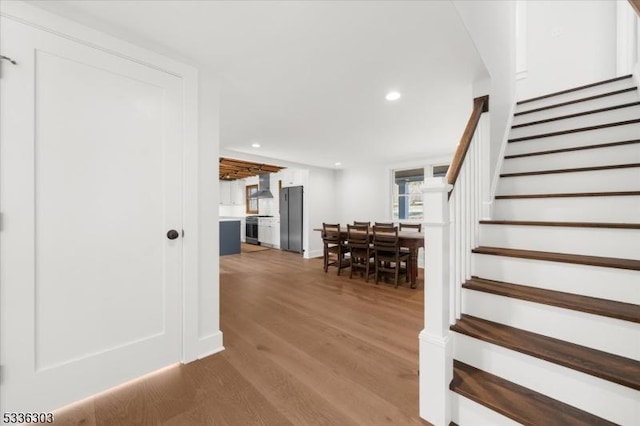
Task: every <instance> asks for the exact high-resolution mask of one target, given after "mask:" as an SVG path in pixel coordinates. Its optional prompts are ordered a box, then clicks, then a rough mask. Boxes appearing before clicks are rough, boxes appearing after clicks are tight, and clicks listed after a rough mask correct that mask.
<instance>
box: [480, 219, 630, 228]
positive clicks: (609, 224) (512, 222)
mask: <svg viewBox="0 0 640 426" xmlns="http://www.w3.org/2000/svg"><path fill="white" fill-rule="evenodd" d="M480 223H481V224H483V225H521V226H559V227H568V228H614V229H640V223H613V222H544V221H532V220H481V221H480Z"/></svg>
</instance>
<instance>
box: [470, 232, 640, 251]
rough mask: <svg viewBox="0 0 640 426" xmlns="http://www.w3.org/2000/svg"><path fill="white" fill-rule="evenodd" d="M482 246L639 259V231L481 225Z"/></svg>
mask: <svg viewBox="0 0 640 426" xmlns="http://www.w3.org/2000/svg"><path fill="white" fill-rule="evenodd" d="M480 245H482V246H489V247H504V248H513V249H522V250H536V251H550V252H556V253H572V254H581V255H587V256H605V257H617V258H622V259H640V229H610V228H572V227H558V226H522V225H488V224H485V225H480Z"/></svg>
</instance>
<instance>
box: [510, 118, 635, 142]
mask: <svg viewBox="0 0 640 426" xmlns="http://www.w3.org/2000/svg"><path fill="white" fill-rule="evenodd" d="M635 123H640V118H634V119H633V120H624V121H615V122H613V123H606V124H598V125H596V126H587V127H579V128H576V129H569V130H560V131H557V132H549V133H540V134H538V135H530V136H522V137H519V138H513V139H509V140H508V141H507V142H509V143H515V142H522V141H528V140H532V139H542V138H548V137H552V136H562V135H568V134H571V133H580V132H588V131H591V130H599V129H607V128H609V127H617V126H626V125H627V124H635Z"/></svg>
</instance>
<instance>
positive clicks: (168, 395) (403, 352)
mask: <svg viewBox="0 0 640 426" xmlns="http://www.w3.org/2000/svg"><path fill="white" fill-rule="evenodd" d="M220 271H221V273H220V281H221V283H220V307H221V329H222V331H223V333H224V345H225V348H226V350H225V351H224V352H221V353H219V354H215V355H212V356H210V357H207V358H205V359H202V360H199V361H196V362H193V363H191V364H188V365H182V366H175V367H170V368H168V369H165V370H163V371H161V372H159V373H156V374H153V375H151V376H148V377H145V378H143V379H142V380H138V381H136V382H134V383H132V384H129V385H126V386H121V387H119V388H116V389H114V390H112V391H108V392H106V393H103V394H100V395H98V396H96V397H93V398H89V399H86V400H84V401H82V402H80V403H77V404H74V405H72V406H70V407H67V408H65V409H63V410H59V411H57V412H56V422H55V424H56V425H80V424H81V425H96V426H102V425H159V424H162V425H176V426H178V425H232V426H236V425H278V426H280V425H319V424H322V425H341V426H342V425H345V426H346V425H426V424H428V423H427V422H425V421H423V420H422V419H420V418H419V415H418V333H419V332H420V330H421V329H422V327H423V324H422V322H423V297H424V296H423V292H422V289H421V288H422V277H421V276H419V277H418V283H419V289H418V290H412V289H410V288H408V285H405V286H404V287H399V288H397V289H396V288H393V285H392V284H384V283H380V284H378V285H377V286H376V285H375V284H374V283H373V282H371V283H368V284H367V283H365V282H364V279H363V278H360V277H356V276H354V278H353V279H352V280H350V279H349V278H348V273H347V274H346V276H345V274H344V273H343V274H342V276H340V277H338V276H337V275H336V270H335V268H330V269H329V272H328V273H327V274H325V273H324V272H323V271H322V261H321V260H319V259H312V260H305V259H302V258H301V257H300V256H299V255H296V254H294V253H288V252H283V251H279V250H268V251H262V252H255V253H242V254H238V255H230V256H224V257H223V258H221V259H220ZM343 272H344V271H343Z"/></svg>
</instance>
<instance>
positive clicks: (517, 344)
mask: <svg viewBox="0 0 640 426" xmlns="http://www.w3.org/2000/svg"><path fill="white" fill-rule="evenodd" d="M450 328H451V330H452V331H455V332H456V333H461V334H464V335H466V336H470V337H473V338H475V339H479V340H483V341H485V342H489V343H493V344H495V345H498V346H502V347H505V348H507V349H511V350H514V351H516V352H520V353H523V354H526V355H530V356H532V357H535V358H540V359H543V360H545V361H548V362H552V363H554V364H558V365H561V366H563V367H567V368H571V369H572V370H576V371H580V372H582V373H585V374H589V375H591V376H594V377H599V378H601V379H604V380H607V381H610V382H613V383H617V384H619V385H622V386H626V387H629V388H632V389H636V390H640V362H638V361H636V360H633V359H629V358H624V357H621V356H619V355H614V354H610V353H606V352H602V351H598V350H595V349H591V348H588V347H586V346H581V345H576V344H574V343H569V342H565V341H564V340H559V339H554V338H552V337H548V336H543V335H542V334H537V333H532V332H530V331H526V330H521V329H519V328H515V327H510V326H507V325H504V324H499V323H496V322H492V321H487V320H484V319H481V318H476V317H473V316H470V315H464V314H463V315H462V317H461V318H460V319H459V320H458V321H457V322H456V323H455V325H452V326H451V327H450Z"/></svg>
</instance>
